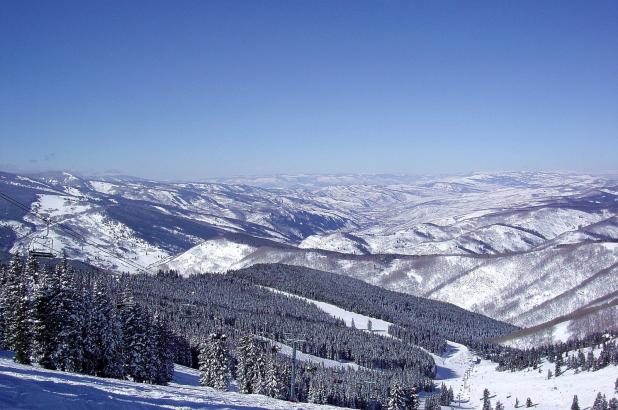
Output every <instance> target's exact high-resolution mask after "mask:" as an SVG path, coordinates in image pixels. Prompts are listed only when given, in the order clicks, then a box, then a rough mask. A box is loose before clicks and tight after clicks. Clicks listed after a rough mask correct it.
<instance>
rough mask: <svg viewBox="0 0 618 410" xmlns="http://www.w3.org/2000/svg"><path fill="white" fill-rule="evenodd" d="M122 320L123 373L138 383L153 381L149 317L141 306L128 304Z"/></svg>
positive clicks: (152, 354)
mask: <svg viewBox="0 0 618 410" xmlns="http://www.w3.org/2000/svg"><path fill="white" fill-rule="evenodd" d="M121 318H122V319H121V329H122V344H123V352H124V357H123V364H124V369H123V373H124V374H125V375H126V376H127V377H128V378H129V379H130V380H133V381H136V382H140V383H141V382H145V381H151V380H152V378H153V372H152V367H151V360H152V359H151V358H152V357H153V356H154V352H152V351H151V348H152V345H151V343H150V337H149V331H150V329H149V323H148V317H147V316H146V314H145V313H144V311H143V310H142V308H141V307H140V306H139V305H137V304H134V303H127V304H126V305H125V306H124V307H123V310H122V314H121Z"/></svg>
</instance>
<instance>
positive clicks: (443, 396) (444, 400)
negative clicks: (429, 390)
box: [440, 383, 451, 406]
mask: <svg viewBox="0 0 618 410" xmlns="http://www.w3.org/2000/svg"><path fill="white" fill-rule="evenodd" d="M449 404H451V400H450V397H449V394H448V389H447V388H446V384H444V383H442V385H441V386H440V405H442V406H448V405H449Z"/></svg>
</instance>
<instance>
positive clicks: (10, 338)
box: [0, 253, 23, 350]
mask: <svg viewBox="0 0 618 410" xmlns="http://www.w3.org/2000/svg"><path fill="white" fill-rule="evenodd" d="M22 269H23V267H22V263H21V257H20V255H19V253H14V254H13V256H12V257H11V262H10V263H9V267H8V269H6V270H5V274H4V286H3V287H2V289H0V290H1V291H2V298H0V310H1V311H2V312H3V315H4V317H3V320H4V329H3V331H4V337H3V339H4V346H5V348H7V349H8V350H13V349H14V348H15V337H16V334H17V333H16V331H17V326H18V323H19V320H18V319H17V310H16V309H15V307H16V306H17V304H18V302H19V299H20V296H19V292H20V286H21V285H20V282H21V281H22V277H21V276H22Z"/></svg>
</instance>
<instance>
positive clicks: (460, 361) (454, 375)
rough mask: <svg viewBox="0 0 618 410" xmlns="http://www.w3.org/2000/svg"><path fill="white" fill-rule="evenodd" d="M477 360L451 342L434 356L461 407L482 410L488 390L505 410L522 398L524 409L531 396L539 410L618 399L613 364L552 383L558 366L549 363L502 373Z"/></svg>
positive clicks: (567, 373) (569, 374)
mask: <svg viewBox="0 0 618 410" xmlns="http://www.w3.org/2000/svg"><path fill="white" fill-rule="evenodd" d="M477 359H478V357H477V356H475V355H474V354H473V353H472V352H471V351H470V350H469V349H468V348H467V347H466V346H463V345H461V344H458V343H454V342H449V346H448V349H447V351H446V353H445V354H444V355H442V356H435V355H434V360H435V361H436V364H437V365H438V380H437V382H438V383H441V382H444V383H445V384H446V385H447V387H448V386H450V387H452V388H453V392H454V394H455V399H456V401H457V400H459V399H460V400H461V406H460V407H459V408H465V409H481V408H482V404H483V402H482V397H483V390H484V389H485V388H487V389H489V391H490V397H491V399H490V400H491V403H492V405H495V404H496V402H497V401H500V402H502V404H503V405H504V407H505V409H514V408H516V407H515V400H516V399H519V403H520V404H519V408H522V407H524V406H525V402H526V399H527V398H528V397H530V399H531V400H532V402H533V404H534V406H535V408H537V409H543V410H564V409H569V408H571V402H572V400H573V396H574V395H577V396H578V399H579V405H580V408H582V409H584V408H589V406H591V405H592V403H593V402H594V399H595V397H596V395H597V394H598V393H599V392H601V394H605V396H606V397H607V399H608V400H609V399H610V398H612V397H614V396H617V395H616V394H615V393H614V382H615V380H616V378H617V377H618V367H617V366H611V365H610V366H608V367H605V368H603V369H600V370H597V371H594V372H580V373H575V372H574V371H573V370H567V371H565V372H564V373H563V374H562V375H560V376H559V377H552V378H551V379H549V380H548V379H547V370H551V371H552V372H553V371H554V364H553V363H549V362H547V361H544V362H543V363H542V364H541V366H539V369H538V370H532V369H526V370H523V371H517V372H509V371H505V372H498V371H496V363H494V362H491V361H488V360H480V362H478V363H477ZM466 373H468V374H466Z"/></svg>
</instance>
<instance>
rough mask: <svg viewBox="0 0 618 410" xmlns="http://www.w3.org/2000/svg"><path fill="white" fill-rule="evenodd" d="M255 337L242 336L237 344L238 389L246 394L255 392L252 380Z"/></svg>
mask: <svg viewBox="0 0 618 410" xmlns="http://www.w3.org/2000/svg"><path fill="white" fill-rule="evenodd" d="M252 345H253V337H251V336H247V335H245V336H242V337H241V338H240V340H239V341H238V344H237V345H236V360H237V362H238V363H237V365H236V383H237V385H238V391H239V392H240V393H244V394H250V393H253V388H252V387H253V386H252V385H253V383H252V380H251V374H252V366H253V360H252V357H251V354H252V350H253V346H252Z"/></svg>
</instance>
